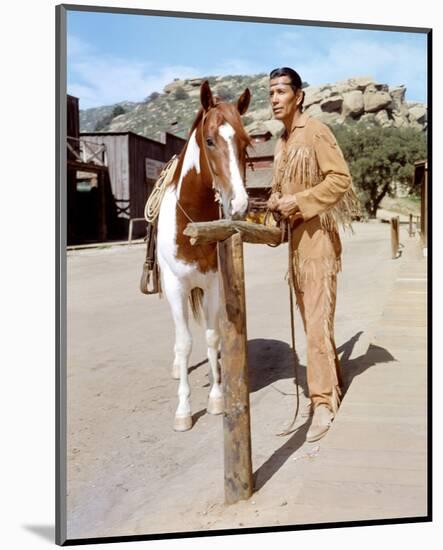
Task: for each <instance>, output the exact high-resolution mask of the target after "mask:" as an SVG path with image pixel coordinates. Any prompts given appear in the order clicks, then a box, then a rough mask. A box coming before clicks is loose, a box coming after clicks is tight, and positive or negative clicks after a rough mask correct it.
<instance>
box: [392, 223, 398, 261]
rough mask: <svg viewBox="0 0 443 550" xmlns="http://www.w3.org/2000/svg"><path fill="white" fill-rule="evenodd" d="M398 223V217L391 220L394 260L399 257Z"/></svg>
mask: <svg viewBox="0 0 443 550" xmlns="http://www.w3.org/2000/svg"><path fill="white" fill-rule="evenodd" d="M398 221H399V218H398V216H396V217H395V218H391V247H392V259H394V260H395V258H397V257H398V243H399V235H398Z"/></svg>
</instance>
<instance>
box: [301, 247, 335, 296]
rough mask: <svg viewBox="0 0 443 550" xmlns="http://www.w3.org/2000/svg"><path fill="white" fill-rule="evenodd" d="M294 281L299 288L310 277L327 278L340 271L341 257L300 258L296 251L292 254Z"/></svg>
mask: <svg viewBox="0 0 443 550" xmlns="http://www.w3.org/2000/svg"><path fill="white" fill-rule="evenodd" d="M293 265H294V277H295V283H296V285H297V287H298V289H300V288H301V287H302V285H303V283H304V282H306V281H309V280H312V279H320V278H322V279H324V280H327V279H328V277H329V276H330V275H336V274H337V273H339V272H340V271H341V258H300V255H299V253H298V251H295V252H294V256H293Z"/></svg>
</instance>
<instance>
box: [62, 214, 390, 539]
mask: <svg viewBox="0 0 443 550" xmlns="http://www.w3.org/2000/svg"><path fill="white" fill-rule="evenodd" d="M343 244H344V255H343V273H342V274H341V275H340V278H339V291H338V306H337V314H336V331H335V333H336V343H337V346H338V348H339V353H340V354H341V357H342V367H343V372H344V378H345V381H346V384H347V386H348V387H351V386H352V383H353V378H354V377H356V376H359V375H360V373H361V372H362V370H363V369H364V368H365V367H364V366H363V365H364V364H365V363H364V362H359V361H358V360H356V358H361V357H364V356H365V353H366V352H367V349H368V346H369V343H370V341H371V335H372V334H373V330H374V327H375V326H376V324H377V320H378V319H379V318H380V315H381V312H382V309H383V305H384V303H385V302H386V299H387V296H388V295H389V292H390V289H391V288H392V284H393V281H394V278H395V274H396V270H397V269H398V267H397V264H396V263H395V261H392V260H390V242H389V226H388V225H386V224H381V223H367V224H363V223H362V224H356V225H355V234H354V235H350V234H347V235H344V236H343ZM144 253H145V250H144V246H143V245H132V246H119V247H112V248H107V249H91V250H82V251H73V252H70V253H69V254H68V327H67V329H68V379H67V382H68V469H67V475H68V496H67V499H68V538H70V539H73V538H85V537H88V538H89V537H105V536H124V535H136V534H151V533H169V532H183V531H196V530H198V531H204V530H212V529H225V528H230V529H232V528H239V529H241V528H242V527H257V526H260V527H265V526H273V525H296V524H297V523H300V518H301V517H303V523H304V524H306V523H309V522H310V520H309V517H310V516H309V513H307V511H306V506H305V508H304V509H303V514H301V511H302V507H303V503H301V502H300V501H298V500H297V495H298V494H299V493H300V490H301V488H302V487H303V480H304V475H305V474H306V472H307V471H308V470H309V468H310V467H311V466H312V464H313V463H314V462H315V459H316V457H317V456H319V455H320V454H321V450H322V442H321V441H320V442H319V443H317V444H307V443H306V442H305V441H304V439H305V435H306V431H307V429H308V427H309V420H308V421H306V419H305V418H303V419H300V420H299V422H298V425H299V429H298V430H297V431H296V433H295V434H292V435H291V436H289V437H286V438H282V437H278V436H277V435H276V434H277V433H278V432H279V431H281V430H282V429H283V428H285V427H286V426H287V424H288V423H289V421H290V419H291V418H292V415H293V412H294V406H295V397H294V395H293V393H294V391H295V386H294V384H293V381H292V380H293V368H292V363H291V353H290V326H289V310H288V288H287V284H286V282H285V281H284V276H285V272H286V261H287V250H286V247H280V248H276V249H275V248H270V247H267V246H264V245H245V274H246V302H247V313H248V327H247V330H248V353H249V370H250V389H251V393H250V399H251V424H252V426H251V429H252V459H253V470H254V480H255V492H254V494H253V496H252V498H251V499H250V500H248V501H245V502H241V503H239V504H236V505H233V506H226V505H224V503H223V501H224V495H223V430H222V416H211V415H209V414H207V413H206V402H207V396H208V388H209V384H208V364H207V361H206V348H205V345H204V334H203V331H202V329H201V327H198V326H197V325H195V324H193V334H194V346H193V351H192V355H191V361H190V365H191V367H190V385H191V391H192V394H191V400H192V407H193V414H194V417H193V418H194V426H193V428H192V430H190V431H189V432H185V433H176V432H174V431H173V429H172V422H173V415H174V411H175V408H176V405H177V400H176V393H177V389H178V384H177V381H175V380H173V379H172V378H171V376H170V371H171V365H172V358H173V351H172V350H173V334H174V331H173V323H172V319H171V316H170V312H169V307H168V304H167V302H166V299H162V300H160V299H159V298H158V297H157V296H144V295H142V294H141V293H140V291H139V289H138V284H139V278H140V274H141V266H142V263H143V260H144ZM296 333H297V335H296V340H297V352H298V357H299V361H300V367H299V372H300V381H301V386H302V389H303V390H304V391H305V392H306V391H307V389H306V360H305V339H304V334H303V332H302V326H301V320H300V318H299V317H298V316H297V331H296ZM306 402H307V399H306V397H305V396H304V395H302V406H303V404H304V403H306ZM308 512H309V510H308ZM332 518H333V511H331V516H330V517H324V518H323V521H325V522H327V521H330V520H331V519H332ZM312 521H318V518H316V517H315V514H313V515H312Z"/></svg>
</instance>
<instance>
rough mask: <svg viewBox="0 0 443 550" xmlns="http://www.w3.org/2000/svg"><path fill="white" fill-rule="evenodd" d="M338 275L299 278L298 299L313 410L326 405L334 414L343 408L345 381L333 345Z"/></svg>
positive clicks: (297, 280) (322, 274)
mask: <svg viewBox="0 0 443 550" xmlns="http://www.w3.org/2000/svg"><path fill="white" fill-rule="evenodd" d="M336 296H337V274H336V273H333V272H332V273H331V271H330V270H328V271H326V272H323V273H318V272H317V273H316V276H315V277H307V278H305V277H297V278H296V297H297V305H298V307H299V310H300V313H301V317H302V319H303V324H304V329H305V332H306V339H307V382H308V388H309V396H310V398H311V402H312V405H313V406H314V407H316V406H318V405H320V404H325V405H327V406H328V407H329V408H330V409H331V411H332V412H333V413H334V415H335V413H336V412H337V409H338V407H339V404H340V399H341V387H342V378H341V372H340V362H339V359H338V355H337V349H336V347H335V341H334V315H335V304H336Z"/></svg>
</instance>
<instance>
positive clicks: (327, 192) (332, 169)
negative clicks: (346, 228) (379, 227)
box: [296, 126, 359, 225]
mask: <svg viewBox="0 0 443 550" xmlns="http://www.w3.org/2000/svg"><path fill="white" fill-rule="evenodd" d="M314 151H315V156H316V158H317V163H318V167H319V170H320V179H321V180H320V182H319V183H318V184H317V185H313V186H312V187H309V188H308V189H306V190H304V191H300V192H299V193H296V199H297V205H298V207H299V209H300V212H301V214H302V216H303V219H305V220H309V219H311V218H313V217H314V216H318V215H319V216H321V217H324V216H322V214H325V213H326V212H328V215H327V217H330V215H332V217H333V218H334V219H335V221H336V222H342V223H343V224H344V225H350V224H351V221H352V217H353V215H355V214H356V213H357V212H358V209H359V208H358V204H359V203H358V199H357V196H356V194H355V191H354V189H353V186H352V180H351V175H350V173H349V168H348V165H347V164H346V161H345V159H344V157H343V153H342V151H341V149H340V147H339V146H338V144H337V141H336V140H335V137H334V136H333V134H332V132H331V131H330V130H329V128H328V127H327V126H324V127H323V128H322V129H321V131H319V132H318V133H316V134H315V135H314Z"/></svg>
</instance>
